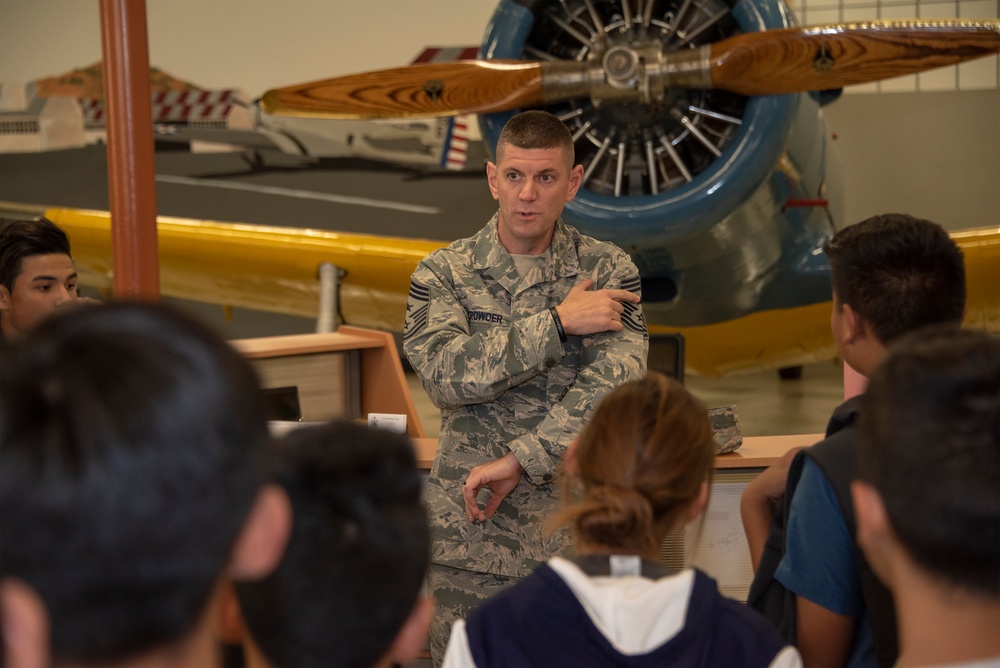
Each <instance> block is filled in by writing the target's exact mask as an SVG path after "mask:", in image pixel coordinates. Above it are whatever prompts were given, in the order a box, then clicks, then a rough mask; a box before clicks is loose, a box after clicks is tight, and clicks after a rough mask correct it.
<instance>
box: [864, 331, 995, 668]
mask: <svg viewBox="0 0 1000 668" xmlns="http://www.w3.org/2000/svg"><path fill="white" fill-rule="evenodd" d="M858 449H859V454H858V459H859V461H858V480H856V481H855V482H854V483H853V484H852V485H851V492H852V495H853V498H854V509H855V513H856V514H857V523H858V542H859V543H860V544H861V546H862V548H864V551H865V554H866V555H867V557H868V561H869V562H870V563H871V565H872V568H874V569H875V572H876V573H878V575H879V577H880V578H881V579H882V581H883V582H885V583H886V585H887V586H888V587H889V589H890V590H892V595H893V598H894V599H895V601H896V611H897V617H898V620H899V622H898V623H899V640H900V653H899V662H898V663H897V664H896V665H898V666H915V665H935V666H944V665H948V666H1000V341H998V340H997V339H996V338H995V337H992V336H990V335H988V334H985V333H982V332H973V331H967V330H959V329H956V328H951V327H948V328H945V327H934V328H930V329H924V330H920V331H918V332H916V333H914V334H912V335H910V336H907V337H905V338H904V339H902V340H900V341H899V342H898V343H897V344H896V345H894V346H893V347H892V348H891V350H890V352H889V355H888V356H887V357H886V359H885V360H884V361H883V362H882V364H881V365H880V366H879V368H878V370H877V371H876V372H875V374H874V375H873V376H872V378H871V384H870V385H869V387H868V391H867V393H866V394H865V398H864V400H863V402H862V413H861V421H860V426H859V428H858Z"/></svg>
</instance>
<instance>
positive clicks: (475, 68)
mask: <svg viewBox="0 0 1000 668" xmlns="http://www.w3.org/2000/svg"><path fill="white" fill-rule="evenodd" d="M541 69H542V68H541V65H540V64H539V63H529V62H520V61H503V60H491V61H484V60H464V61H456V62H450V63H423V64H419V65H412V66H410V67H401V68H396V69H388V70H379V71H375V72H365V73H363V74H353V75H349V76H345V77H337V78H334V79H323V80H322V81H313V82H310V83H305V84H300V85H297V86H289V87H287V88H277V89H274V90H270V91H268V92H266V93H265V94H264V96H263V98H262V99H261V107H262V108H263V110H264V111H265V112H267V113H269V114H275V115H284V116H321V117H324V118H342V119H361V118H407V117H429V116H456V115H458V114H465V113H489V112H493V111H502V110H505V109H517V108H520V107H532V106H538V105H540V104H542V103H543V97H542V75H541Z"/></svg>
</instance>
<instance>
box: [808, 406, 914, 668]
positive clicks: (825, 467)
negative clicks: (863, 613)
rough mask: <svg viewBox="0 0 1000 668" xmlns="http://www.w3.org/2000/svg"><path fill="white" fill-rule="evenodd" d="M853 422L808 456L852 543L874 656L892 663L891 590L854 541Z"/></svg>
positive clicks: (894, 633)
mask: <svg viewBox="0 0 1000 668" xmlns="http://www.w3.org/2000/svg"><path fill="white" fill-rule="evenodd" d="M855 438H856V433H855V430H854V424H853V421H852V422H851V424H849V425H847V427H846V428H845V429H844V430H842V431H840V432H838V433H836V434H834V435H833V436H831V437H830V438H828V439H826V440H825V441H823V442H822V443H820V444H818V445H816V446H815V447H813V448H810V450H809V457H810V458H812V460H813V461H815V462H816V464H817V465H818V466H819V467H820V470H821V471H822V472H823V475H825V476H826V479H827V480H828V481H829V482H830V485H831V486H832V487H833V490H834V492H835V493H836V495H837V503H838V504H839V505H840V512H841V514H842V515H843V516H844V522H845V524H846V525H847V531H848V532H849V533H850V536H851V539H852V541H853V544H854V563H855V565H856V567H857V570H858V577H859V580H860V582H861V592H862V595H863V596H864V599H865V607H867V608H868V617H869V619H870V621H871V626H872V641H873V643H874V645H875V656H876V658H877V659H878V663H879V665H880V666H892V665H894V664H895V663H896V659H897V658H898V656H899V637H898V632H897V630H896V606H895V603H894V602H893V599H892V593H891V592H890V591H889V590H888V589H887V588H886V586H885V585H884V584H882V581H881V580H879V579H878V576H876V575H875V572H874V571H873V570H872V567H871V565H870V564H869V563H868V560H867V559H866V558H865V555H864V552H862V551H861V547H860V546H859V545H858V542H857V538H856V536H857V522H856V521H855V516H854V502H853V500H852V498H851V481H852V480H853V479H854V474H855V471H856V468H857V444H856V443H855Z"/></svg>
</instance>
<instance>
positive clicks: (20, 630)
mask: <svg viewBox="0 0 1000 668" xmlns="http://www.w3.org/2000/svg"><path fill="white" fill-rule="evenodd" d="M0 623H2V626H3V629H2V633H3V635H2V637H3V643H2V647H0V651H2V658H3V661H2V662H0V663H2V665H3V666H5V667H6V668H38V666H46V665H48V663H49V615H48V612H47V611H46V609H45V603H44V602H42V599H41V597H40V596H39V595H38V594H37V593H35V590H34V589H32V588H31V587H29V586H28V585H26V584H24V583H23V582H21V581H20V580H15V579H13V578H6V579H4V580H0Z"/></svg>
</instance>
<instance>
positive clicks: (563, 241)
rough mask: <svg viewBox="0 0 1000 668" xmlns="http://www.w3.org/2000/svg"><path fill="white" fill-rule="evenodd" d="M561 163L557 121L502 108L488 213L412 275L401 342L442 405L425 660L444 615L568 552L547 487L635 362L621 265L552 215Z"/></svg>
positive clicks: (634, 295) (633, 327)
mask: <svg viewBox="0 0 1000 668" xmlns="http://www.w3.org/2000/svg"><path fill="white" fill-rule="evenodd" d="M573 162H574V156H573V140H572V137H571V136H570V134H569V131H568V130H567V129H566V127H565V126H564V125H563V124H562V122H561V121H559V120H558V119H557V118H555V117H554V116H552V115H551V114H547V113H545V112H536V111H529V112H524V113H522V114H518V115H517V116H514V117H513V118H512V119H511V120H510V121H509V122H508V123H507V125H506V126H505V127H504V130H503V131H502V132H501V134H500V138H499V141H498V144H497V162H496V164H494V163H490V164H489V165H488V166H487V177H488V180H489V185H490V190H491V192H492V193H493V197H494V198H495V199H496V200H498V202H499V211H498V213H497V214H496V215H495V216H494V217H493V219H492V220H491V221H490V222H489V223H488V224H487V225H486V227H484V228H483V229H482V230H480V231H479V232H478V233H477V234H476V235H475V236H473V237H471V238H469V239H462V240H459V241H456V242H455V243H453V244H451V245H450V246H448V247H447V248H444V249H441V250H439V251H435V252H433V253H431V254H430V255H428V256H427V257H426V258H425V259H424V260H423V261H422V262H421V263H420V265H419V266H418V267H417V269H416V271H414V273H413V278H412V283H411V286H410V296H409V303H408V304H407V317H406V326H405V329H404V332H403V348H404V351H405V353H406V356H407V358H408V359H409V360H410V362H411V364H412V365H413V368H414V369H415V370H416V372H417V373H418V374H419V376H420V379H421V382H422V383H423V386H424V388H425V389H426V390H427V393H428V394H429V395H430V397H431V400H432V401H433V402H434V404H435V405H436V406H438V407H439V408H440V409H441V431H440V438H439V444H438V450H437V454H436V456H435V458H434V464H433V467H432V469H431V474H430V479H429V482H428V487H427V504H428V510H429V513H430V518H431V524H432V532H433V546H432V553H431V561H432V565H431V572H430V575H429V581H428V585H429V589H430V590H431V594H432V595H433V596H434V597H435V599H436V602H437V606H438V610H437V613H436V614H435V618H434V621H433V623H432V625H431V653H432V656H433V658H434V661H435V662H436V663H439V662H440V660H441V657H442V656H443V655H444V650H445V647H446V645H447V640H448V633H449V632H450V628H451V623H452V622H453V621H454V620H455V619H457V618H460V617H464V616H465V615H466V614H467V613H468V612H469V610H470V609H471V608H472V607H474V606H475V605H476V604H478V603H479V602H480V601H482V600H483V599H485V598H486V597H488V596H490V595H492V594H493V593H496V592H497V591H499V590H501V589H502V588H504V587H506V586H508V585H510V584H512V583H513V582H515V581H516V580H517V579H518V578H521V577H523V576H525V575H527V574H528V573H529V572H530V571H531V570H532V569H533V568H535V567H536V566H537V565H539V564H541V563H543V562H544V561H545V560H546V559H548V558H549V557H550V556H552V555H554V554H556V553H563V554H566V552H567V550H568V549H571V545H570V538H569V535H568V533H567V532H565V531H561V532H557V533H555V534H552V535H549V534H548V533H547V532H546V527H545V524H546V520H547V518H548V517H549V516H550V515H551V514H552V511H553V510H554V509H555V507H556V504H557V501H558V498H557V497H558V490H557V489H556V486H555V485H553V484H550V483H552V481H553V480H554V478H555V476H556V473H557V470H558V466H559V462H560V460H561V459H562V456H563V452H564V451H565V449H566V447H567V446H568V445H569V444H570V442H571V441H572V440H573V439H574V438H575V437H576V435H577V434H578V433H579V432H580V430H581V428H582V427H583V424H584V422H585V421H586V419H587V417H588V416H589V415H590V413H591V410H592V409H593V408H594V405H595V404H596V402H597V401H598V400H599V399H600V398H601V397H602V396H603V395H604V394H606V393H607V392H608V391H610V390H611V389H612V388H614V387H615V386H617V385H619V384H620V383H623V382H625V381H627V380H630V379H634V378H638V377H640V376H642V375H643V374H644V372H645V369H646V353H647V348H648V336H647V334H646V323H645V319H644V317H643V315H642V309H641V306H640V304H639V273H638V271H637V270H636V267H635V265H634V264H633V263H632V261H631V260H630V259H629V257H628V255H626V254H625V253H624V252H623V251H622V250H621V249H619V248H617V247H616V246H614V245H612V244H608V243H602V242H599V241H597V240H595V239H592V238H590V237H585V236H583V235H581V234H580V233H579V232H577V231H576V230H575V229H573V228H572V227H569V226H567V225H565V224H564V223H563V222H562V221H561V220H560V219H559V216H560V215H561V214H562V209H563V206H564V205H565V203H566V202H568V201H569V200H571V199H573V196H574V195H575V194H576V192H577V190H578V189H579V187H580V185H581V182H582V180H583V168H582V167H581V166H580V165H576V166H574V164H573ZM480 492H482V493H483V496H484V497H488V499H483V502H484V506H482V507H481V506H480V503H479V501H478V500H477V496H478V495H479V493H480Z"/></svg>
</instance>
